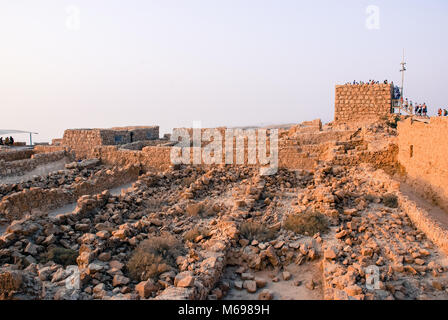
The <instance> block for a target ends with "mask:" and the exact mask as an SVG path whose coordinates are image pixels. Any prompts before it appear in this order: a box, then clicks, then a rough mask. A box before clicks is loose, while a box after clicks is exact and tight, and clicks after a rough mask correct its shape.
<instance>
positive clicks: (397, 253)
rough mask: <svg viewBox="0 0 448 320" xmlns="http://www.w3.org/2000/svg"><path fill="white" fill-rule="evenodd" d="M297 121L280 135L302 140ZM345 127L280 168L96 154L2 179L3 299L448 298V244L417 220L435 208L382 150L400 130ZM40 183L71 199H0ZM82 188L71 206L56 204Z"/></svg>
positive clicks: (28, 191) (0, 282)
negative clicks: (265, 172) (106, 160)
mask: <svg viewBox="0 0 448 320" xmlns="http://www.w3.org/2000/svg"><path fill="white" fill-rule="evenodd" d="M329 130H330V129H329ZM332 130H335V129H332ZM289 132H290V133H291V134H290V135H288V134H284V135H282V137H283V138H282V139H284V140H283V141H289V142H291V141H294V140H295V139H296V138H297V137H296V134H297V133H296V131H294V130H292V131H291V130H290V131H289ZM347 132H348V134H339V133H338V139H340V140H338V141H336V142H332V143H330V144H329V143H328V142H327V141H324V142H322V141H315V142H312V143H311V142H310V144H315V145H316V146H317V145H319V144H321V143H324V144H325V148H324V152H323V153H322V154H321V155H320V156H319V157H317V158H316V162H315V166H314V167H313V168H312V169H310V168H307V169H295V170H292V169H287V168H280V169H279V170H278V172H277V173H276V174H275V175H271V176H262V175H260V170H259V168H256V167H241V166H240V167H239V166H225V165H222V166H185V165H176V166H171V167H170V169H168V170H164V171H160V170H159V171H157V170H147V171H145V172H143V171H142V170H140V169H139V168H138V167H132V166H130V167H126V168H124V167H113V166H109V165H104V164H102V163H101V161H100V159H91V160H85V161H84V162H74V163H70V164H67V165H66V166H65V169H64V170H59V171H54V172H51V173H49V174H46V175H42V176H35V177H33V178H31V179H29V180H26V181H22V182H20V183H11V184H3V185H0V219H1V220H0V298H1V299H48V300H52V299H57V300H60V299H65V300H75V299H76V300H78V299H79V300H93V299H108V300H109V299H116V300H135V299H158V300H159V299H213V300H216V299H239V300H240V299H250V300H255V299H260V300H271V299H304V300H310V299H336V300H351V299H356V300H408V299H412V300H415V299H446V298H448V274H447V271H448V258H447V253H448V252H447V250H445V249H446V248H444V246H443V243H442V242H441V241H442V240H440V239H439V238H438V235H437V234H436V233H434V232H432V231H431V230H430V229H428V228H425V227H422V226H421V224H420V223H419V220H418V219H419V217H420V216H421V215H425V214H427V213H428V212H427V211H426V209H425V208H422V207H421V205H419V204H418V203H417V204H416V203H414V202H413V199H411V198H410V197H408V196H407V195H405V194H403V193H402V192H401V191H400V185H401V183H402V182H403V181H404V180H403V179H404V177H403V176H402V173H401V172H400V167H399V165H397V164H396V163H395V162H394V159H393V156H392V155H391V156H390V159H389V158H388V157H385V156H384V154H386V155H387V154H388V153H387V152H388V151H390V152H391V154H392V152H393V150H394V147H393V145H394V139H395V136H396V132H395V130H394V129H393V128H390V127H388V126H381V125H373V126H370V127H368V128H365V129H363V130H361V131H356V130H355V131H347ZM131 182H132V185H130V187H129V188H128V189H125V190H123V191H122V192H121V193H120V194H118V193H116V192H111V191H110V190H112V189H114V188H116V187H119V186H121V185H126V184H129V183H131ZM86 184H88V185H89V186H90V187H89V188H87V187H85V185H86ZM80 185H82V186H83V187H80ZM128 186H129V185H127V187H128ZM32 190H41V192H43V193H41V196H42V197H44V198H45V197H48V195H49V194H52V195H53V194H55V195H59V194H69V195H70V197H67V198H64V199H68V200H67V201H65V202H64V201H61V202H60V203H58V205H55V206H42V207H41V208H31V209H30V210H25V209H24V211H23V212H22V211H21V212H13V211H8V212H5V211H3V212H2V211H1V208H8V210H12V209H11V208H10V207H11V203H13V202H12V201H13V199H15V197H18V195H21V198H20V199H25V200H21V201H22V202H30V201H31V203H33V202H32V201H34V200H32V197H34V196H35V193H33V192H34V191H32ZM407 192H408V193H409V190H407ZM27 197H29V198H27ZM58 199H62V198H58ZM73 199H75V201H74V202H76V206H75V208H74V210H71V211H70V212H65V213H60V214H56V215H55V214H51V212H52V210H54V209H55V208H59V207H61V206H63V205H66V204H68V203H70V202H69V200H73ZM43 201H44V200H42V199H41V200H38V202H39V203H40V202H43ZM8 203H9V205H8ZM2 204H3V207H2ZM427 205H428V204H427ZM431 205H432V204H431ZM4 210H6V209H4ZM78 280H79V281H78Z"/></svg>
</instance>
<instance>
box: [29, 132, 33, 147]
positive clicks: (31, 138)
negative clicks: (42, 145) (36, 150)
mask: <svg viewBox="0 0 448 320" xmlns="http://www.w3.org/2000/svg"><path fill="white" fill-rule="evenodd" d="M32 145H33V134H32V133H31V132H30V146H32Z"/></svg>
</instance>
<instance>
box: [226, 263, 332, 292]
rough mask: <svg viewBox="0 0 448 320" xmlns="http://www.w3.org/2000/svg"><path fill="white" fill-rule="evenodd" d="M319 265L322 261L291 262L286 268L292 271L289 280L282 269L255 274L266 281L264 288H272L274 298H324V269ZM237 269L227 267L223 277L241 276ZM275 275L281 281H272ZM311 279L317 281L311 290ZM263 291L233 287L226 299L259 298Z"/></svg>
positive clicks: (233, 277) (235, 277)
mask: <svg viewBox="0 0 448 320" xmlns="http://www.w3.org/2000/svg"><path fill="white" fill-rule="evenodd" d="M319 265H320V261H317V262H314V263H306V264H303V265H300V266H298V265H296V264H291V265H289V266H287V267H286V268H284V269H285V271H288V272H290V273H291V279H289V280H287V281H285V280H283V278H282V271H275V270H263V271H259V272H255V273H253V275H254V276H255V278H259V279H263V280H265V281H266V286H265V287H264V288H263V289H268V290H271V291H272V292H273V295H274V300H322V299H323V292H322V285H321V283H322V271H321V270H320V266H319ZM235 269H236V268H234V267H229V268H227V269H226V272H225V274H224V277H223V278H224V279H237V278H239V276H238V275H237V274H236V273H235ZM274 277H277V278H278V279H279V281H278V282H274V281H272V279H273V278H274ZM311 280H313V281H314V282H315V283H317V286H316V288H315V289H314V290H310V289H309V288H307V286H306V284H307V283H309V282H310V281H311ZM297 282H299V283H297ZM297 284H298V285H297ZM261 291H262V289H258V290H257V292H255V293H249V292H247V290H246V289H243V290H238V289H236V288H231V289H230V291H229V292H228V294H227V295H226V297H225V298H224V300H258V295H259V293H260V292H261Z"/></svg>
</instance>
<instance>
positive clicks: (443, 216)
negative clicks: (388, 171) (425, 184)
mask: <svg viewBox="0 0 448 320" xmlns="http://www.w3.org/2000/svg"><path fill="white" fill-rule="evenodd" d="M400 191H401V193H403V194H404V195H405V196H407V197H408V198H409V200H411V201H413V202H415V203H416V204H417V206H419V207H421V208H423V209H425V210H426V211H427V212H428V213H429V214H430V215H431V216H432V217H433V218H434V219H435V220H437V221H438V222H440V223H441V224H442V225H443V226H444V227H446V228H447V229H448V213H447V212H445V211H444V210H443V209H441V208H440V207H438V206H437V205H435V204H432V203H431V202H430V201H428V200H426V199H425V198H423V197H421V196H419V195H418V194H416V193H415V191H413V190H412V188H411V186H409V185H408V184H406V183H401V184H400Z"/></svg>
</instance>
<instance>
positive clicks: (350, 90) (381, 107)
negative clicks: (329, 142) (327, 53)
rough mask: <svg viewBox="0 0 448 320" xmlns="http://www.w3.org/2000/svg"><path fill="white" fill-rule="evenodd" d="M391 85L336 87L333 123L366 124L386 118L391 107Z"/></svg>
mask: <svg viewBox="0 0 448 320" xmlns="http://www.w3.org/2000/svg"><path fill="white" fill-rule="evenodd" d="M392 89H393V87H392V85H391V84H373V85H372V84H361V85H351V84H350V85H338V86H336V96H335V113H334V121H335V123H338V124H340V123H353V122H357V123H358V124H359V123H366V122H370V121H377V120H380V119H381V118H384V117H387V116H388V115H389V114H390V113H391V107H392Z"/></svg>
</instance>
